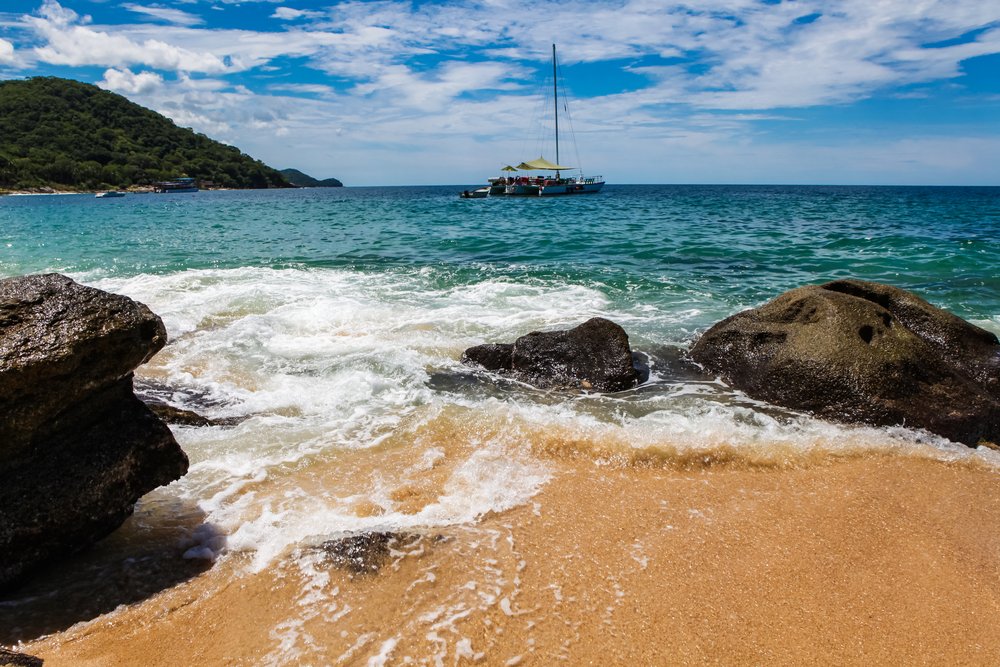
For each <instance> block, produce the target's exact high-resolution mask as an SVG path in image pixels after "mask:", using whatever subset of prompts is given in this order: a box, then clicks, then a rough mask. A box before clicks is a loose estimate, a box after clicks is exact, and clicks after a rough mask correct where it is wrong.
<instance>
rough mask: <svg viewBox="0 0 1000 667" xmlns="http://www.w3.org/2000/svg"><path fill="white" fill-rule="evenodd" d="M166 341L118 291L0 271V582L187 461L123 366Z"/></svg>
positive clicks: (96, 534)
mask: <svg viewBox="0 0 1000 667" xmlns="http://www.w3.org/2000/svg"><path fill="white" fill-rule="evenodd" d="M165 343H166V331H165V330H164V328H163V323H162V322H161V321H160V318H158V317H157V316H156V315H154V314H153V313H152V312H151V311H150V310H149V309H148V308H147V307H146V306H144V305H142V304H139V303H136V302H134V301H132V300H131V299H128V298H127V297H123V296H119V295H115V294H109V293H107V292H102V291H100V290H97V289H93V288H90V287H84V286H82V285H79V284H77V283H75V282H73V281H72V280H71V279H69V278H66V277H65V276H60V275H57V274H49V275H36V276H25V277H21V278H9V279H5V280H0V405H2V406H3V410H2V411H0V478H2V479H3V480H4V483H3V484H2V485H0V590H2V589H4V588H6V587H9V586H10V585H12V584H13V583H14V582H15V581H16V580H17V579H18V578H19V577H21V576H22V575H23V574H24V573H25V572H27V571H28V570H29V569H31V568H32V567H34V566H36V565H38V564H40V563H42V562H44V561H46V560H48V559H50V558H53V557H58V556H61V555H65V554H69V553H72V552H75V551H78V550H80V549H82V548H84V547H86V546H88V545H89V544H91V543H93V542H95V541H96V540H99V539H100V538H102V537H104V536H105V535H107V534H108V533H109V532H111V531H113V530H114V529H115V528H117V527H118V526H119V525H120V524H121V523H122V521H124V520H125V519H126V518H127V517H128V516H129V515H130V514H131V513H132V509H133V507H134V505H135V502H136V501H137V500H138V499H139V497H140V496H142V495H143V494H145V493H147V492H149V491H151V490H152V489H154V488H156V487H157V486H161V485H163V484H168V483H169V482H171V481H173V480H175V479H177V478H178V477H180V476H181V475H183V474H184V473H185V472H186V471H187V465H188V462H187V457H186V456H185V455H184V452H183V451H181V449H180V447H179V446H178V445H177V442H176V441H175V440H174V438H173V436H172V435H171V433H170V430H169V429H168V428H167V427H166V425H165V424H164V423H163V422H162V421H160V419H159V418H157V417H156V416H155V415H154V414H153V413H152V412H150V410H149V409H148V408H147V407H146V406H145V405H144V404H143V403H142V402H141V401H139V400H138V399H137V398H136V397H135V395H134V394H133V392H132V370H133V369H134V368H135V367H136V366H138V365H139V364H142V363H144V362H146V361H147V360H148V359H149V358H150V357H152V356H153V354H155V353H156V352H157V351H158V350H159V349H160V348H162V347H163V345H164V344H165Z"/></svg>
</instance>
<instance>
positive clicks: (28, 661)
mask: <svg viewBox="0 0 1000 667" xmlns="http://www.w3.org/2000/svg"><path fill="white" fill-rule="evenodd" d="M44 662H45V661H44V660H42V659H41V658H36V657H35V656H33V655H28V654H27V653H17V652H15V651H8V650H7V649H5V648H0V667H42V665H43V664H44Z"/></svg>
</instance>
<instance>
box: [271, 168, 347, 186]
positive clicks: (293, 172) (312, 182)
mask: <svg viewBox="0 0 1000 667" xmlns="http://www.w3.org/2000/svg"><path fill="white" fill-rule="evenodd" d="M281 175H282V176H284V177H285V178H286V179H287V180H288V182H289V183H291V184H292V185H297V186H299V187H300V188H340V187H343V186H344V184H343V183H341V182H340V181H338V180H337V179H336V178H324V179H323V180H322V181H321V180H319V179H316V178H313V177H312V176H310V175H309V174H303V173H302V172H301V171H299V170H298V169H282V170H281Z"/></svg>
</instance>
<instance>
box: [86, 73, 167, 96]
mask: <svg viewBox="0 0 1000 667" xmlns="http://www.w3.org/2000/svg"><path fill="white" fill-rule="evenodd" d="M97 85H98V86H100V87H101V88H104V89H106V90H113V91H115V92H118V93H125V94H133V95H135V94H140V95H141V94H147V93H151V92H153V91H154V90H157V89H158V88H160V87H161V86H162V85H163V77H162V76H160V75H159V74H157V73H156V72H139V73H138V74H135V73H133V72H132V70H128V69H115V68H111V69H109V70H107V71H105V72H104V79H103V80H101V81H99V82H98V83H97Z"/></svg>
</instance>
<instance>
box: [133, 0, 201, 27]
mask: <svg viewBox="0 0 1000 667" xmlns="http://www.w3.org/2000/svg"><path fill="white" fill-rule="evenodd" d="M122 7H123V8H125V9H127V10H129V11H130V12H135V13H137V14H144V15H146V16H150V17H152V18H154V19H159V20H161V21H166V22H167V23H174V24H176V25H185V26H193V25H200V24H202V23H204V22H205V21H204V19H202V18H201V17H200V16H197V15H195V14H190V13H188V12H185V11H182V10H180V9H172V8H169V7H161V6H159V5H149V6H145V5H137V4H134V3H127V4H124V5H122Z"/></svg>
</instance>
